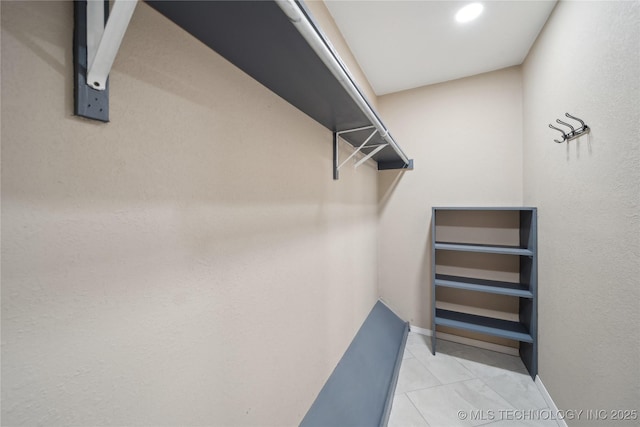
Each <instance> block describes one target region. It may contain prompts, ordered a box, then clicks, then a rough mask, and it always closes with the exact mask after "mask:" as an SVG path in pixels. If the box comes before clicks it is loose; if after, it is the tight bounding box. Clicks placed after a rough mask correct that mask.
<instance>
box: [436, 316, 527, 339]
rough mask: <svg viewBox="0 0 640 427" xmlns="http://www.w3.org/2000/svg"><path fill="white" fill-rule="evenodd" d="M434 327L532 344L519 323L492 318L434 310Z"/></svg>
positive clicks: (524, 328) (523, 327)
mask: <svg viewBox="0 0 640 427" xmlns="http://www.w3.org/2000/svg"><path fill="white" fill-rule="evenodd" d="M435 320H436V325H441V326H449V327H452V328H457V329H464V330H467V331H472V332H479V333H482V334H487V335H493V336H496V337H501V338H508V339H512V340H516V341H522V342H528V343H532V342H533V338H532V337H531V334H529V331H527V328H526V327H525V326H524V325H523V324H522V323H519V322H512V321H509V320H502V319H495V318H493V317H485V316H478V315H475V314H468V313H460V312H458V311H451V310H443V309H440V308H436V317H435Z"/></svg>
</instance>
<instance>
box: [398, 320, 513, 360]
mask: <svg viewBox="0 0 640 427" xmlns="http://www.w3.org/2000/svg"><path fill="white" fill-rule="evenodd" d="M410 331H411V332H415V333H417V334H420V335H426V336H428V337H430V336H432V335H433V331H432V330H431V329H424V328H420V327H418V326H414V325H411V326H410ZM436 337H437V338H439V339H443V340H445V341H452V342H457V343H458V344H466V345H470V346H473V347H478V348H484V349H485V350H491V351H496V352H498V353H504V354H508V355H509V356H519V355H520V354H519V353H518V349H517V348H514V347H508V346H506V345H500V344H494V343H491V342H485V341H480V340H475V339H473V338H466V337H460V336H458V335H453V334H447V333H444V332H438V335H437V336H436Z"/></svg>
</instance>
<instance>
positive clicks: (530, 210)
mask: <svg viewBox="0 0 640 427" xmlns="http://www.w3.org/2000/svg"><path fill="white" fill-rule="evenodd" d="M449 211H468V212H470V213H469V214H463V215H458V214H455V215H454V216H453V217H451V216H450V217H449V218H448V221H449V222H447V217H446V216H445V217H444V219H443V220H442V221H443V222H445V223H446V225H447V226H454V227H455V226H458V227H465V226H469V224H473V227H475V228H478V227H480V228H481V227H487V228H492V229H493V228H496V227H497V228H501V226H500V223H499V222H498V223H497V222H496V221H494V220H495V219H496V218H493V219H492V220H487V213H489V214H491V212H496V214H498V217H500V218H502V219H503V220H506V221H508V222H509V223H510V224H511V225H509V227H513V221H512V220H514V219H515V218H509V219H506V218H505V216H504V215H502V214H499V213H500V212H504V211H512V212H513V215H516V216H517V220H518V232H519V242H518V243H519V244H518V245H516V246H507V245H493V244H471V243H461V242H445V241H438V236H437V230H436V224H437V223H438V217H439V216H440V214H445V215H446V212H449ZM476 212H477V213H478V214H479V217H476V215H475V213H476ZM432 213H433V215H432V222H431V239H432V241H431V242H432V248H433V250H432V254H431V268H432V270H431V271H432V279H433V287H432V289H431V292H432V293H431V304H432V312H431V314H432V325H434V326H433V327H434V329H436V327H437V325H441V326H448V327H450V328H455V329H462V330H467V331H472V332H478V333H482V334H487V335H493V336H497V337H502V338H507V339H512V340H516V341H519V342H520V346H519V350H518V352H519V353H520V358H521V359H522V362H523V363H524V365H525V366H526V367H527V370H528V371H529V374H530V375H531V378H534V379H535V376H536V375H537V373H538V339H537V336H538V301H537V294H538V291H537V288H538V261H537V247H538V244H537V209H536V208H534V207H512V206H504V207H475V206H469V207H455V206H454V207H434V208H433V211H432ZM510 215H511V214H509V216H510ZM441 218H442V217H441ZM452 218H455V219H452ZM479 218H485V219H484V220H482V219H480V220H479V221H476V220H478V219H479ZM483 221H484V222H483ZM441 224H442V223H441ZM438 250H443V251H459V252H476V253H485V254H491V255H492V256H493V255H494V254H495V255H515V256H519V259H518V265H519V267H518V270H519V271H518V274H519V280H518V283H513V282H502V281H494V280H485V279H480V278H470V277H461V276H453V275H446V274H436V252H437V251H438ZM455 258H463V257H457V256H456V257H455ZM462 274H464V273H462ZM438 287H442V288H444V287H447V288H456V289H461V290H464V291H473V292H484V293H489V294H497V295H505V296H508V297H513V298H518V320H519V321H518V322H512V321H507V320H502V319H496V318H491V317H485V316H478V315H473V314H467V313H463V312H459V311H451V310H445V309H437V308H436V302H437V301H436V288H438ZM436 336H437V334H435V333H434V334H433V335H432V337H431V348H432V352H433V354H436Z"/></svg>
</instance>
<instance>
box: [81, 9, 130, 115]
mask: <svg viewBox="0 0 640 427" xmlns="http://www.w3.org/2000/svg"><path fill="white" fill-rule="evenodd" d="M137 4H138V1H137V0H115V2H114V3H113V10H112V11H111V14H109V1H108V0H88V1H75V2H74V21H75V30H74V37H73V44H74V46H73V51H74V73H75V77H74V80H75V81H74V83H75V108H74V113H75V114H76V115H78V116H82V117H86V118H89V119H94V120H99V121H103V122H108V121H109V84H108V77H109V72H110V71H111V67H112V66H113V62H114V60H115V58H116V55H117V53H118V49H119V48H120V44H121V43H122V39H123V38H124V34H125V32H126V30H127V27H128V26H129V22H130V21H131V17H132V16H133V12H134V10H135V8H136V6H137Z"/></svg>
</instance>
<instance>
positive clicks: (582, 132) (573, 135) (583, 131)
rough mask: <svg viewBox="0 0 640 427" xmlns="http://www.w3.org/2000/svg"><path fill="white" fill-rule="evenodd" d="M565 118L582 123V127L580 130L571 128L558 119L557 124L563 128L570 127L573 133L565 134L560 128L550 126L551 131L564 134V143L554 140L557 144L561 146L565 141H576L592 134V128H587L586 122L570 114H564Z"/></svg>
mask: <svg viewBox="0 0 640 427" xmlns="http://www.w3.org/2000/svg"><path fill="white" fill-rule="evenodd" d="M564 115H565V116H567V117H569V118H570V119H573V120H576V121H578V122H580V127H579V128H578V129H576V128H574V127H573V126H571V125H570V124H569V123H566V122H563V121H562V120H560V119H556V123H559V124H561V125H563V126H566V127H568V128H569V129H571V131H570V132H569V133H565V131H563V130H562V129H560V128H557V127H555V126H554V125H552V124H549V127H550V128H551V129H554V130H557V131H558V132H560V133H561V134H562V141H558V140H557V139H554V141H555V142H557V143H558V144H561V143H563V142H565V141H571V140H572V139H576V138H579V137H581V136H582V135H585V134H588V133H589V132H591V128H590V127H589V126H587V125H586V124H585V123H584V121H582V120H581V119H579V118H577V117H575V116H572V115H571V114H569V113H564Z"/></svg>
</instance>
